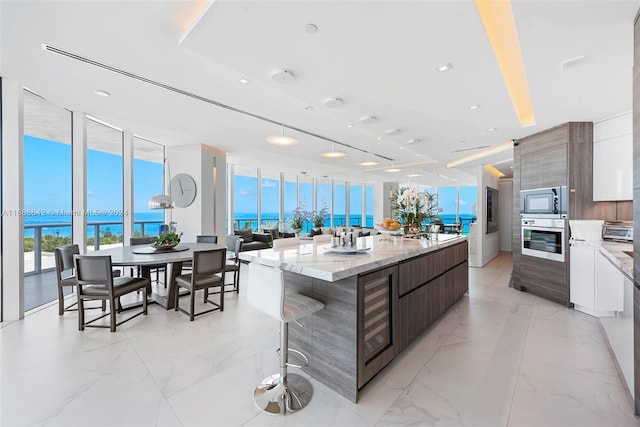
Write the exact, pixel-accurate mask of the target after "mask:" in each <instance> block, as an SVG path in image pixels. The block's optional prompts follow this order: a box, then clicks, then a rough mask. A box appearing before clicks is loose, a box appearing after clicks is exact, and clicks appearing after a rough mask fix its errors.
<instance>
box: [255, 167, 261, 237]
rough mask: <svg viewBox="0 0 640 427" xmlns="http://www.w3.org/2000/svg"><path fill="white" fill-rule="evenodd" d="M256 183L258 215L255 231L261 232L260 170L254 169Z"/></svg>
mask: <svg viewBox="0 0 640 427" xmlns="http://www.w3.org/2000/svg"><path fill="white" fill-rule="evenodd" d="M256 181H258V187H257V190H258V194H257V196H258V209H257V210H256V212H257V213H258V220H257V221H258V224H256V227H257V228H256V231H262V169H260V168H257V169H256Z"/></svg>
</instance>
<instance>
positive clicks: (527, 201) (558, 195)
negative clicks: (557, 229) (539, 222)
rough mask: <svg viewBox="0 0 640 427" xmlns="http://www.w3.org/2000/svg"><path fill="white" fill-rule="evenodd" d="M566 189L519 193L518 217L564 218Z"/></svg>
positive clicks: (537, 189)
mask: <svg viewBox="0 0 640 427" xmlns="http://www.w3.org/2000/svg"><path fill="white" fill-rule="evenodd" d="M568 203H569V200H568V197H567V187H566V186H561V187H549V188H536V189H534V190H522V191H520V216H521V217H524V218H566V217H567V205H568Z"/></svg>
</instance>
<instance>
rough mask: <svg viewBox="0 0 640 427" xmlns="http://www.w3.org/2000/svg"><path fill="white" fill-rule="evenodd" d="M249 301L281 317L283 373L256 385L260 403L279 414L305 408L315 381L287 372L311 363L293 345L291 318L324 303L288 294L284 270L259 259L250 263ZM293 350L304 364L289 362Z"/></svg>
mask: <svg viewBox="0 0 640 427" xmlns="http://www.w3.org/2000/svg"><path fill="white" fill-rule="evenodd" d="M247 302H248V303H249V305H251V306H253V307H255V308H257V309H258V310H260V311H262V312H264V313H266V314H268V315H269V316H271V317H273V318H274V319H276V320H279V321H280V349H279V350H280V352H279V356H280V373H279V374H274V375H271V376H269V377H267V378H265V379H264V380H262V382H261V383H260V385H258V387H256V389H255V391H254V393H253V398H254V400H255V402H256V405H257V406H258V408H260V409H261V410H263V411H265V412H267V413H270V414H275V415H278V414H280V415H284V414H286V413H288V412H295V411H297V410H299V409H302V408H304V407H305V406H307V404H308V403H309V402H310V401H311V396H312V395H313V389H312V387H311V383H310V382H309V380H307V379H306V378H304V377H303V376H301V375H297V374H287V367H288V366H293V367H296V368H301V367H303V366H306V365H307V364H308V359H307V358H306V356H305V355H304V354H302V353H300V352H299V351H298V350H294V349H289V322H294V321H297V320H298V319H300V318H301V317H304V316H307V315H309V314H311V313H314V312H316V311H318V310H320V309H322V308H323V307H324V304H323V303H321V302H320V301H317V300H315V299H313V298H309V297H307V296H304V295H301V294H297V293H292V292H290V293H286V294H285V291H284V275H283V272H282V270H279V269H276V268H271V267H267V266H264V265H261V264H257V263H255V262H252V263H250V264H249V278H248V284H247ZM289 351H292V352H295V353H297V354H299V355H301V356H302V357H303V358H304V359H305V363H304V365H294V364H292V363H289Z"/></svg>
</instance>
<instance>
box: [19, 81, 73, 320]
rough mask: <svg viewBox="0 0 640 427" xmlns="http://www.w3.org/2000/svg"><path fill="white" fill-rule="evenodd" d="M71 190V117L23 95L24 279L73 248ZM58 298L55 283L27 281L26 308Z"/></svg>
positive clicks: (32, 96) (60, 109)
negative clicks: (57, 252) (56, 251)
mask: <svg viewBox="0 0 640 427" xmlns="http://www.w3.org/2000/svg"><path fill="white" fill-rule="evenodd" d="M71 190H72V187H71V112H70V111H68V110H66V109H64V108H62V107H58V106H56V105H54V104H52V103H50V102H48V101H46V100H44V99H42V98H40V97H39V96H37V95H34V94H33V93H31V92H29V91H26V90H25V91H24V212H20V214H23V215H24V255H23V256H24V272H25V273H26V274H31V273H40V272H41V271H46V270H50V269H53V268H54V267H55V261H54V257H53V250H54V248H55V247H57V246H62V245H68V244H71V243H72V236H71V217H72V206H71ZM16 214H18V212H16ZM52 278H53V276H52ZM53 280H55V278H53ZM70 291H71V290H70V289H69V290H67V293H68V292H70ZM57 296H58V295H57V288H56V286H55V284H54V286H50V287H48V288H47V287H44V286H41V284H40V283H39V282H38V281H37V280H35V279H34V280H27V281H25V299H24V309H25V310H29V309H32V308H34V307H37V306H39V305H42V304H44V303H47V302H49V301H52V300H54V299H56V298H57Z"/></svg>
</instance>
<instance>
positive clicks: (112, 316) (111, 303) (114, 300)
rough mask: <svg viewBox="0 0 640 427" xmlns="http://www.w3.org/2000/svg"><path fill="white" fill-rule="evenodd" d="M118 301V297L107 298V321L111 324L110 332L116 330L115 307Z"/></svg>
mask: <svg viewBox="0 0 640 427" xmlns="http://www.w3.org/2000/svg"><path fill="white" fill-rule="evenodd" d="M119 302H120V299H118V298H112V299H110V300H109V310H110V313H109V323H110V326H111V332H115V331H116V313H117V311H118V310H117V309H116V304H118V303H119Z"/></svg>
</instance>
